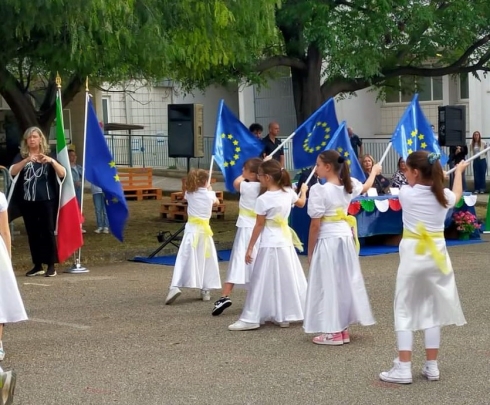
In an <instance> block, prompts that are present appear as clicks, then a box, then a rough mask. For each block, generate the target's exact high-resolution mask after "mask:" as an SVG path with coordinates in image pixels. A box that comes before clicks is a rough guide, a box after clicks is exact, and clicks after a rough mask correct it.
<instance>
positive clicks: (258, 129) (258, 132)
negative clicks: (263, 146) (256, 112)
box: [248, 122, 264, 139]
mask: <svg viewBox="0 0 490 405" xmlns="http://www.w3.org/2000/svg"><path fill="white" fill-rule="evenodd" d="M248 130H249V131H250V132H251V133H252V134H254V135H255V136H256V137H257V138H259V139H260V137H261V136H262V132H264V127H263V126H262V125H260V124H257V123H256V122H255V123H253V124H252V125H250V127H248Z"/></svg>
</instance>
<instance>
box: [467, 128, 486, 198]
mask: <svg viewBox="0 0 490 405" xmlns="http://www.w3.org/2000/svg"><path fill="white" fill-rule="evenodd" d="M486 147H487V144H486V143H485V142H483V141H482V140H481V134H480V132H479V131H475V132H473V137H472V139H471V143H470V153H471V155H476V154H477V153H479V152H481V151H482V150H483V149H485V148H486ZM486 176H487V156H486V154H483V155H481V156H480V157H478V158H476V159H475V160H473V178H474V179H475V191H473V194H478V193H480V194H485V190H486V188H487V184H486Z"/></svg>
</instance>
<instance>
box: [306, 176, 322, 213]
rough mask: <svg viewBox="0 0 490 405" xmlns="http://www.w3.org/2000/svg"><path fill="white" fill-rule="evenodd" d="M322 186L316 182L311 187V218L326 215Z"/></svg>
mask: <svg viewBox="0 0 490 405" xmlns="http://www.w3.org/2000/svg"><path fill="white" fill-rule="evenodd" d="M321 191H322V186H321V185H320V184H315V185H313V186H312V187H311V189H310V195H309V197H308V215H309V216H310V218H321V217H323V216H324V215H325V205H324V201H323V195H322V192H321Z"/></svg>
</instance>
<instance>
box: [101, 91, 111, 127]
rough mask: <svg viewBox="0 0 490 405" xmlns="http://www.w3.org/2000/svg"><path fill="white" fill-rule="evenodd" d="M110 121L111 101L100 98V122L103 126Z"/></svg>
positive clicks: (106, 98) (107, 98)
mask: <svg viewBox="0 0 490 405" xmlns="http://www.w3.org/2000/svg"><path fill="white" fill-rule="evenodd" d="M110 119H111V99H110V98H109V97H102V121H103V123H104V124H107V123H109V121H110Z"/></svg>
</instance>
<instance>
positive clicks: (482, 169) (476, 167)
mask: <svg viewBox="0 0 490 405" xmlns="http://www.w3.org/2000/svg"><path fill="white" fill-rule="evenodd" d="M486 175H487V159H479V158H476V159H475V160H473V176H474V178H475V191H485V189H486V188H487V185H486V181H485V177H486Z"/></svg>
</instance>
